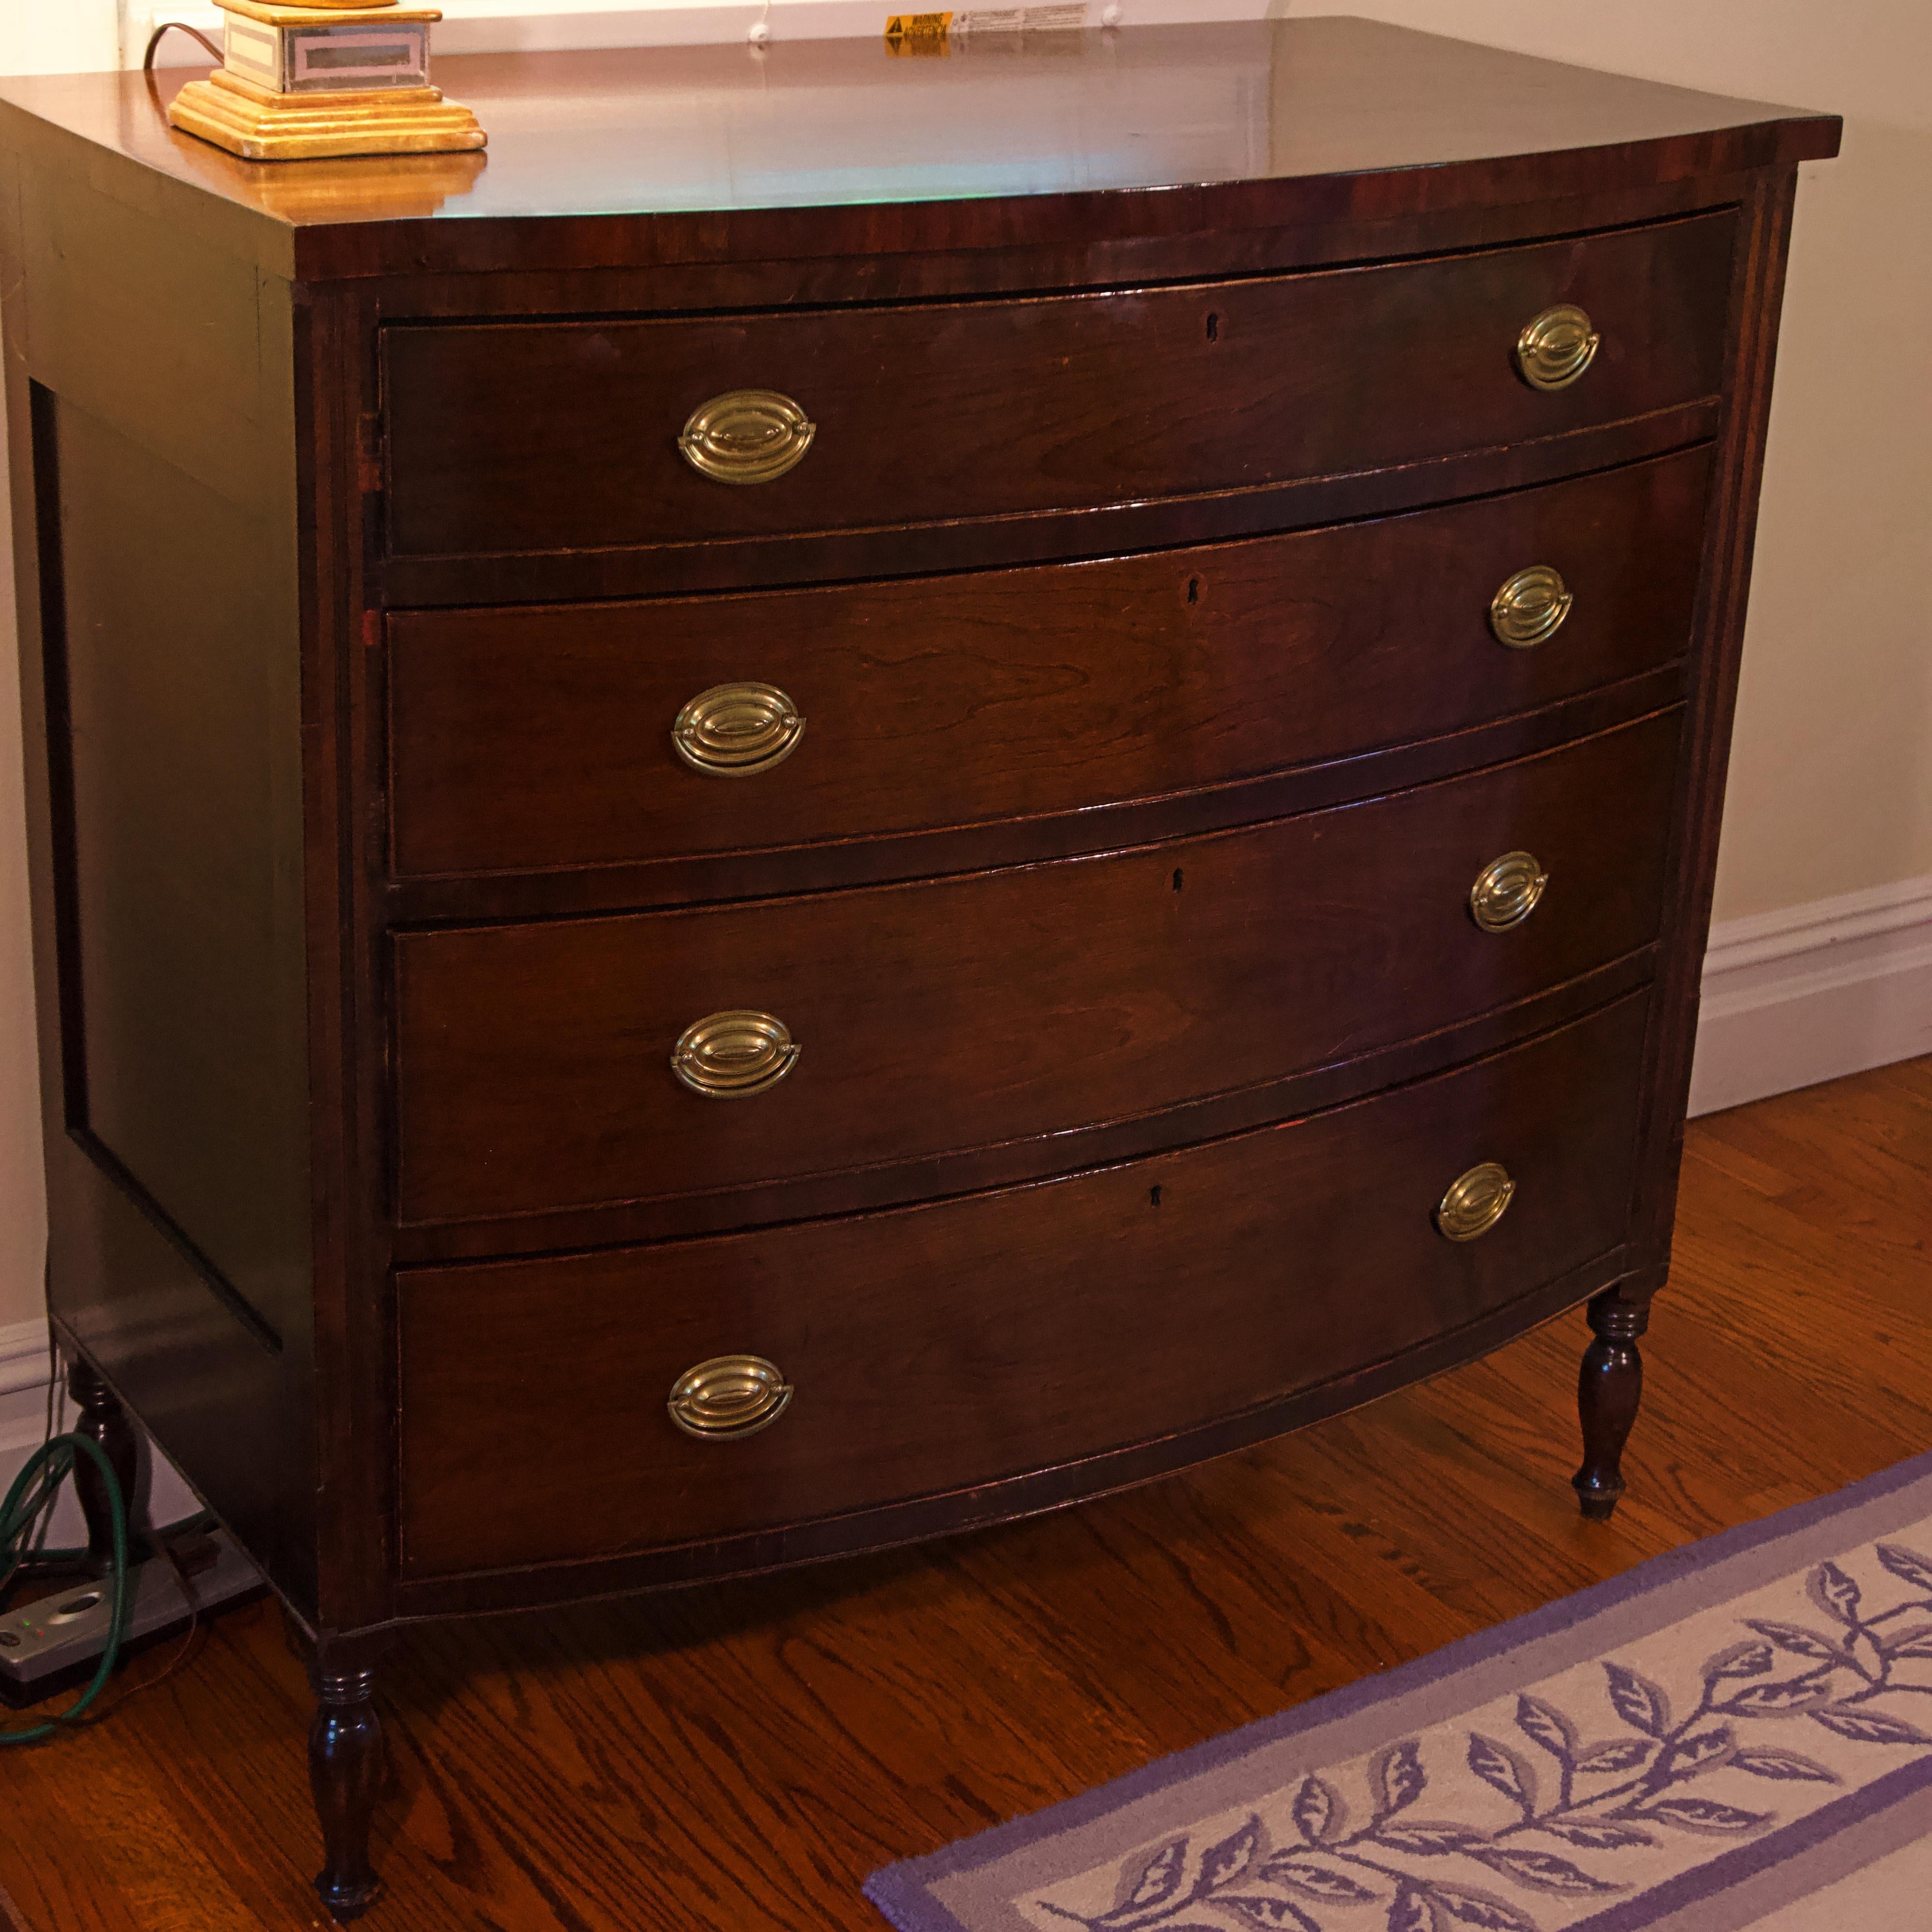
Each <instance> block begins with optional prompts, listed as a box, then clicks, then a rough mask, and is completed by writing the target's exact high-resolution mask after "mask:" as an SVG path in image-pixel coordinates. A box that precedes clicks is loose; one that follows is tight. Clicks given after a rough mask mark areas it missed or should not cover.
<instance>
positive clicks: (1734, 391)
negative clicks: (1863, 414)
mask: <svg viewBox="0 0 1932 1932" xmlns="http://www.w3.org/2000/svg"><path fill="white" fill-rule="evenodd" d="M1797 187H1798V181H1797V172H1796V169H1786V170H1785V171H1784V172H1782V173H1781V174H1776V175H1766V176H1765V177H1764V178H1762V179H1760V181H1758V182H1757V184H1756V186H1755V187H1754V189H1753V190H1752V192H1751V195H1750V196H1749V197H1748V199H1747V201H1746V203H1745V231H1744V244H1745V254H1744V259H1743V263H1742V274H1741V275H1740V276H1739V285H1738V287H1737V289H1736V292H1735V293H1734V295H1733V301H1732V311H1731V320H1730V347H1729V351H1728V355H1729V360H1730V366H1731V368H1732V371H1733V376H1732V378H1731V382H1730V405H1729V419H1728V422H1727V429H1726V433H1725V436H1724V443H1723V446H1722V449H1721V456H1720V461H1721V466H1722V467H1721V470H1720V472H1719V479H1718V487H1719V490H1720V493H1721V502H1722V504H1723V506H1724V507H1723V510H1722V513H1721V514H1718V515H1715V516H1714V517H1712V521H1711V525H1710V527H1709V532H1708V534H1707V536H1706V561H1705V567H1704V580H1703V588H1702V592H1701V604H1702V607H1701V609H1700V613H1699V622H1700V629H1701V630H1702V631H1703V634H1704V636H1705V637H1706V639H1707V640H1708V641H1707V643H1706V646H1705V649H1704V650H1703V652H1702V654H1701V655H1700V661H1699V662H1698V664H1697V669H1696V670H1695V673H1694V689H1693V692H1692V697H1691V730H1690V736H1689V743H1690V745H1691V748H1692V749H1691V755H1690V756H1689V757H1688V758H1687V759H1686V760H1685V763H1684V766H1683V767H1682V772H1681V774H1680V785H1681V790H1680V792H1679V797H1678V799H1677V802H1676V808H1675V810H1674V811H1673V814H1672V823H1673V835H1674V838H1675V839H1676V848H1677V849H1676V853H1675V854H1674V856H1673V861H1672V866H1671V874H1672V878H1673V882H1674V888H1675V889H1674V895H1673V903H1672V904H1671V906H1670V909H1669V911H1668V913H1667V922H1668V930H1669V932H1670V935H1671V944H1670V959H1669V963H1668V965H1667V968H1666V969H1665V973H1664V982H1665V985H1664V998H1662V999H1661V1001H1659V1002H1658V1007H1657V1009H1656V1021H1655V1034H1654V1037H1653V1038H1652V1042H1651V1046H1650V1055H1651V1069H1652V1071H1651V1079H1650V1082H1649V1090H1648V1097H1647V1099H1646V1119H1645V1122H1644V1136H1643V1139H1644V1148H1645V1157H1644V1159H1645V1166H1644V1172H1643V1181H1642V1185H1641V1187H1640V1190H1639V1193H1638V1197H1637V1204H1636V1208H1635V1216H1634V1220H1635V1225H1636V1226H1637V1229H1639V1231H1640V1235H1639V1239H1640V1244H1641V1246H1640V1253H1641V1256H1642V1260H1641V1265H1640V1274H1639V1278H1638V1283H1637V1289H1636V1290H1634V1292H1637V1291H1640V1292H1644V1293H1649V1292H1655V1290H1656V1289H1658V1288H1659V1287H1661V1286H1662V1285H1663V1283H1664V1280H1666V1278H1667V1276H1668V1274H1669V1272H1670V1229H1671V1222H1672V1217H1673V1214H1674V1211H1675V1206H1676V1188H1677V1172H1678V1168H1679V1163H1680V1160H1681V1158H1682V1145H1683V1136H1684V1122H1685V1112H1686V1109H1687V1106H1688V1102H1689V1098H1690V1093H1691V1057H1692V1055H1693V1053H1694V1050H1695V1049H1696V1046H1697V1006H1698V995H1699V989H1700V982H1701V975H1702V971H1703V957H1704V948H1705V945H1706V941H1707V940H1708V938H1709V934H1710V929H1711V903H1712V894H1713V892H1715V889H1716V884H1717V868H1718V835H1719V833H1720V832H1721V829H1722V827H1723V823H1724V778H1725V773H1726V771H1727V768H1728V764H1729V749H1730V737H1731V721H1732V718H1733V715H1734V714H1735V712H1736V706H1737V690H1738V677H1739V670H1740V668H1741V667H1742V661H1743V655H1744V630H1745V604H1746V600H1747V598H1748V595H1749V593H1750V589H1751V550H1752V546H1753V544H1754V543H1755V541H1757V502H1758V485H1759V483H1760V481H1761V480H1762V478H1763V473H1764V449H1765V438H1766V433H1767V431H1768V429H1769V424H1770V418H1771V380H1772V367H1773V365H1774V363H1775V359H1776V356H1777V351H1778V312H1779V309H1780V308H1781V305H1782V303H1783V302H1784V270H1785V257H1786V251H1787V247H1788V245H1789V243H1790V236H1791V219H1792V211H1793V204H1794V202H1795V199H1796V193H1797Z"/></svg>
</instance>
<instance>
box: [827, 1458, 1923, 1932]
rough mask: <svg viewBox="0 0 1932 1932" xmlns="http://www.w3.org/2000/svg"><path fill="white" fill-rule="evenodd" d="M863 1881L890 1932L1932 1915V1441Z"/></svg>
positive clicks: (1704, 1929) (1778, 1924) (1523, 1928)
mask: <svg viewBox="0 0 1932 1932" xmlns="http://www.w3.org/2000/svg"><path fill="white" fill-rule="evenodd" d="M865 1890H866V1892H867V1894H868V1896H869V1897H871V1900H873V1902H874V1903H875V1904H876V1905H877V1906H878V1908H879V1909H880V1911H881V1912H883V1913H884V1914H885V1915H886V1918H888V1919H889V1920H890V1921H892V1924H894V1925H895V1926H897V1927H899V1928H900V1932H1071V1928H1074V1927H1082V1928H1085V1932H1469V1928H1474V1932H1666V1928H1668V1932H1744V1928H1747V1927H1748V1928H1751V1932H1861V1928H1864V1927H1873V1928H1885V1932H1891V1928H1898V1929H1899V1932H1906V1928H1912V1927H1932V1456H1924V1457H1918V1458H1917V1459H1915V1460H1913V1461H1912V1462H1909V1463H1902V1464H1900V1466H1898V1467H1897V1469H1891V1470H1888V1471H1887V1472H1885V1473H1884V1474H1883V1475H1879V1476H1875V1477H1873V1478H1870V1480H1869V1481H1866V1482H1864V1483H1861V1484H1857V1485H1855V1487H1852V1488H1851V1489H1849V1490H1843V1491H1841V1493H1838V1495H1836V1496H1829V1497H1826V1498H1825V1499H1823V1500H1822V1501H1820V1502H1816V1503H1809V1504H1805V1505H1802V1506H1800V1507H1799V1508H1796V1509H1790V1510H1786V1511H1783V1512H1782V1513H1781V1514H1778V1515H1777V1516H1774V1517H1769V1518H1768V1519H1767V1520H1766V1521H1764V1522H1763V1523H1754V1524H1752V1525H1750V1526H1748V1527H1747V1528H1745V1529H1739V1530H1733V1531H1731V1532H1729V1533H1727V1535H1722V1536H1718V1537H1713V1538H1709V1539H1708V1540H1707V1541H1704V1542H1701V1543H1696V1544H1690V1545H1688V1547H1685V1548H1684V1549H1682V1550H1675V1551H1673V1552H1672V1553H1670V1554H1669V1555H1668V1556H1661V1557H1658V1558H1655V1559H1653V1560H1652V1561H1651V1562H1647V1563H1645V1564H1643V1565H1640V1566H1639V1567H1638V1568H1636V1569H1634V1570H1633V1571H1630V1572H1628V1574H1625V1575H1624V1576H1622V1577H1617V1578H1616V1579H1614V1580H1613V1581H1611V1582H1610V1583H1604V1584H1601V1585H1600V1586H1598V1587H1597V1588H1595V1589H1590V1590H1586V1591H1585V1592H1583V1593H1582V1594H1581V1595H1577V1596H1574V1597H1570V1598H1565V1599H1564V1600H1563V1601H1561V1602H1559V1603H1556V1604H1551V1605H1550V1606H1549V1607H1547V1608H1546V1609H1544V1610H1538V1611H1536V1612H1535V1613H1532V1615H1530V1616H1525V1617H1520V1618H1518V1619H1516V1621H1515V1622H1512V1623H1508V1624H1504V1625H1500V1626H1499V1627H1498V1628H1496V1629H1494V1630H1491V1631H1484V1632H1482V1633H1481V1634H1479V1635H1478V1636H1475V1637H1469V1638H1467V1639H1466V1640H1463V1642H1462V1643H1457V1644H1454V1645H1452V1646H1450V1648H1448V1649H1446V1650H1442V1651H1439V1652H1436V1653H1435V1654H1434V1655H1431V1656H1429V1657H1424V1658H1418V1659H1417V1660H1415V1661H1414V1662H1413V1663H1411V1664H1406V1665H1404V1666H1403V1667H1401V1668H1400V1669H1399V1670H1391V1671H1389V1672H1388V1673H1385V1674H1384V1675H1382V1676H1377V1677H1374V1678H1372V1679H1367V1680H1365V1681H1364V1682H1361V1683H1358V1684H1354V1685H1350V1686H1349V1687H1348V1688H1346V1690H1343V1691H1336V1692H1334V1693H1332V1694H1330V1695H1328V1696H1327V1697H1319V1698H1317V1699H1316V1700H1313V1702H1311V1703H1307V1704H1304V1705H1302V1706H1300V1707H1299V1708H1298V1709H1295V1710H1292V1711H1289V1712H1285V1713H1283V1715H1281V1716H1280V1717H1277V1718H1267V1719H1264V1720H1263V1721H1262V1722H1260V1723H1259V1724H1250V1725H1249V1726H1247V1727H1246V1728H1245V1729H1244V1730H1238V1731H1235V1732H1232V1733H1229V1735H1228V1736H1226V1737H1222V1738H1217V1739H1214V1740H1213V1741H1212V1742H1209V1743H1208V1744H1205V1745H1199V1746H1198V1747H1197V1748H1195V1749H1193V1750H1192V1751H1184V1752H1182V1753H1181V1754H1178V1756H1175V1757H1170V1758H1167V1759H1164V1760H1162V1761H1161V1762H1160V1763H1156V1764H1153V1765H1150V1766H1148V1768H1147V1769H1145V1770H1144V1771H1140V1772H1136V1773H1134V1774H1133V1775H1131V1776H1130V1777H1127V1778H1122V1779H1121V1780H1120V1781H1118V1783H1115V1784H1109V1785H1105V1786H1103V1787H1101V1788H1100V1790H1096V1791H1091V1792H1089V1793H1086V1794H1085V1796H1082V1797H1079V1798H1076V1799H1071V1800H1070V1801H1069V1802H1067V1803H1065V1804H1063V1805H1056V1806H1055V1807H1053V1808H1052V1809H1050V1810H1049V1811H1042V1812H1040V1813H1038V1814H1036V1815H1035V1816H1034V1817H1029V1818H1022V1819H1020V1820H1017V1821H1016V1822H1015V1823H1012V1824H1008V1825H1003V1826H998V1827H997V1828H996V1829H994V1830H992V1831H989V1832H983V1833H982V1834H980V1835H979V1836H977V1837H975V1838H967V1839H963V1840H962V1841H959V1843H956V1844H953V1845H950V1846H947V1847H946V1849H944V1850H942V1851H940V1852H935V1854H933V1855H932V1856H931V1857H929V1858H913V1859H910V1860H908V1861H907V1862H905V1863H904V1864H895V1865H892V1866H889V1867H886V1870H883V1871H880V1872H878V1873H874V1876H872V1878H871V1879H870V1880H869V1881H868V1883H867V1885H866V1887H865Z"/></svg>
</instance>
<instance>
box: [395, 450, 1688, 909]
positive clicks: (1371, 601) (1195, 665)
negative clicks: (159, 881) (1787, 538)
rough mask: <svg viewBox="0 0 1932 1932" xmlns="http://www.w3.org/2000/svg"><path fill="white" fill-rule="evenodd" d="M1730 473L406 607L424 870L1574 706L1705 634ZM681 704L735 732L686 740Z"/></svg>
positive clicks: (1251, 772)
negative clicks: (1700, 609)
mask: <svg viewBox="0 0 1932 1932" xmlns="http://www.w3.org/2000/svg"><path fill="white" fill-rule="evenodd" d="M1709 475H1710V456H1709V451H1708V449H1688V450H1681V451H1679V452H1676V454H1675V455H1670V456H1666V457H1660V458H1657V459H1656V460H1654V461H1652V462H1649V463H1634V464H1632V465H1631V466H1629V467H1628V468H1626V469H1616V470H1612V471H1610V472H1607V473H1605V474H1603V475H1595V476H1584V477H1578V478H1573V479H1572V480H1571V481H1567V482H1563V483H1557V484H1548V485H1547V486H1545V487H1542V488H1540V489H1535V490H1522V491H1519V492H1518V493H1516V494H1515V495H1514V496H1505V497H1502V498H1499V499H1488V500H1485V501H1483V502H1473V503H1459V504H1453V505H1448V506H1447V507H1445V508H1439V509H1432V510H1422V511H1415V512H1414V513H1413V514H1410V515H1408V516H1402V517H1385V518H1382V519H1379V520H1372V521H1370V522H1367V523H1350V524H1344V525H1342V526H1338V527H1336V528H1333V529H1321V530H1307V531H1301V532H1296V533H1295V534H1293V535H1286V536H1271V537H1259V538H1250V539H1247V540H1246V541H1241V542H1238V543H1229V544H1208V545H1203V546H1201V547H1198V548H1195V549H1190V550H1179V551H1167V552H1163V553H1159V554H1156V555H1154V556H1130V557H1113V558H1109V559H1105V560H1103V561H1100V562H1087V563H1073V564H1058V565H1034V566H1031V567H1028V568H1023V569H1017V570H995V571H977V572H972V573H969V574H965V575H963V576H959V577H938V578H927V577H908V578H902V579H898V580H891V579H889V580H885V581H883V582H880V583H858V584H840V585H830V586H814V587H813V588H811V589H795V590H781V591H769V592H760V593H757V594H754V595H746V596H733V597H698V598H667V599H664V600H662V601H658V602H653V603H645V604H587V605H569V606H562V607H553V608H550V609H542V608H532V609H517V608H514V607H512V608H502V609H493V610H406V611H401V612H398V613H395V614H394V615H392V616H391V617H390V619H389V715H390V745H391V758H392V768H391V773H390V796H391V799H392V810H393V825H394V838H395V848H394V866H395V871H396V873H397V874H398V876H400V877H430V876H434V875H437V874H460V873H474V872H492V871H520V870H538V869H542V868H549V867H553V866H556V867H571V866H588V865H609V864H620V863H623V862H630V861H637V860H646V859H657V858H665V857H670V856H679V855H685V854H699V853H703V854H710V853H730V852H742V851H757V850H767V851H769V850H776V849H779V848H783V847H795V846H799V845H823V844H828V843H830V842H831V841H836V840H841V839H850V838H881V837H891V836H895V835H901V834H904V833H909V832H919V831H922V830H929V829H938V828H944V827H954V826H968V825H978V824H986V823H991V822H993V821H998V820H1011V819H1018V818H1025V817H1034V816H1049V815H1052V814H1061V813H1070V812H1077V811H1083V810H1085V809H1087V808H1090V807H1092V806H1094V805H1106V804H1109V803H1112V802H1115V801H1120V800H1127V799H1150V798H1155V797H1158V796H1162V795H1163V794H1165V793H1171V792H1178V791H1184V790H1190V789H1191V788H1193V787H1204V786H1212V785H1220V784H1227V783H1229V782H1231V781H1238V780H1241V779H1244V778H1253V777H1256V776H1258V775H1261V774H1262V773H1265V772H1274V771H1280V770H1282V769H1286V768H1287V767H1289V766H1297V765H1304V764H1309V763H1316V762H1319V761H1320V760H1325V759H1331V758H1337V757H1344V756H1346V755H1348V754H1352V753H1355V752H1358V751H1364V750H1367V749H1369V748H1372V747H1374V746H1377V745H1391V744H1397V743H1400V742H1403V741H1405V740H1407V739H1416V738H1424V737H1433V736H1441V735H1444V734H1446V733H1451V732H1454V731H1457V730H1465V729H1467V728H1469V727H1472V726H1475V725H1480V724H1487V723H1489V722H1490V721H1493V720H1495V719H1497V718H1505V717H1508V716H1510V715H1512V714H1514V713H1519V712H1526V711H1529V710H1532V709H1535V708H1536V707H1538V706H1541V705H1546V704H1552V703H1557V702H1559V701H1560V700H1563V699H1565V698H1569V697H1575V696H1576V695H1577V694H1579V693H1580V692H1583V691H1589V690H1591V689H1592V688H1595V687H1597V686H1598V685H1606V684H1610V683H1612V682H1615V681H1616V680H1617V679H1622V678H1627V677H1631V676H1636V675H1637V674H1638V673H1641V672H1643V671H1646V670H1650V669H1652V667H1655V666H1657V665H1659V664H1664V663H1667V662H1668V661H1670V659H1671V658H1675V657H1678V656H1680V655H1682V653H1683V652H1684V650H1685V648H1686V646H1688V643H1689V640H1690V636H1691V608H1692V605H1693V603H1694V600H1695V597H1696V594H1697V567H1698V559H1699V553H1700V550H1701V549H1702V547H1703V523H1704V499H1705V493H1706V489H1707V487H1708V484H1709ZM1508 586H1514V587H1515V591H1516V595H1515V598H1514V600H1513V601H1509V602H1508V603H1507V604H1506V605H1505V609H1504V610H1503V612H1502V613H1501V614H1498V613H1496V610H1495V608H1494V604H1495V600H1496V599H1498V598H1501V597H1502V595H1503V592H1504V591H1505V588H1506V587H1508ZM1505 640H1507V641H1505ZM747 681H754V682H747ZM760 685H763V686H764V687H765V690H764V691H763V692H760V691H759V688H758V687H759V686H760ZM734 687H735V689H736V694H737V695H736V699H735V700H733V698H731V697H728V696H727V697H720V696H719V695H718V691H719V690H720V688H722V689H724V691H727V692H728V691H731V690H732V689H733V688H734ZM734 701H735V709H733V704H734ZM707 706H708V709H707ZM761 707H763V709H761ZM787 707H789V708H790V711H791V712H792V714H793V722H791V723H790V724H787V723H786V722H785V721H784V715H785V711H786V709H787ZM681 715H682V716H683V717H684V718H687V719H688V718H699V719H700V727H699V728H700V730H702V729H703V719H704V718H709V720H710V721H711V729H712V733H713V735H712V736H711V737H710V738H709V739H704V738H702V737H700V738H699V739H690V738H687V739H686V741H685V742H684V743H683V744H682V745H680V743H679V742H678V741H677V740H676V739H674V737H673V724H674V723H675V722H676V721H679V719H680V717H681ZM800 715H802V720H803V722H802V723H801V722H799V721H797V719H798V718H799V716H800ZM720 724H721V725H722V726H723V727H725V728H723V729H722V730H719V729H718V728H717V727H718V726H719V725H720ZM733 726H735V727H736V729H735V730H733V729H732V728H730V727H733ZM690 728H691V727H689V726H687V730H689V729H690ZM724 777H730V778H733V779H735V780H736V782H730V783H720V782H718V780H719V779H720V778H724ZM922 869H927V870H931V869H935V868H922Z"/></svg>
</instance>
